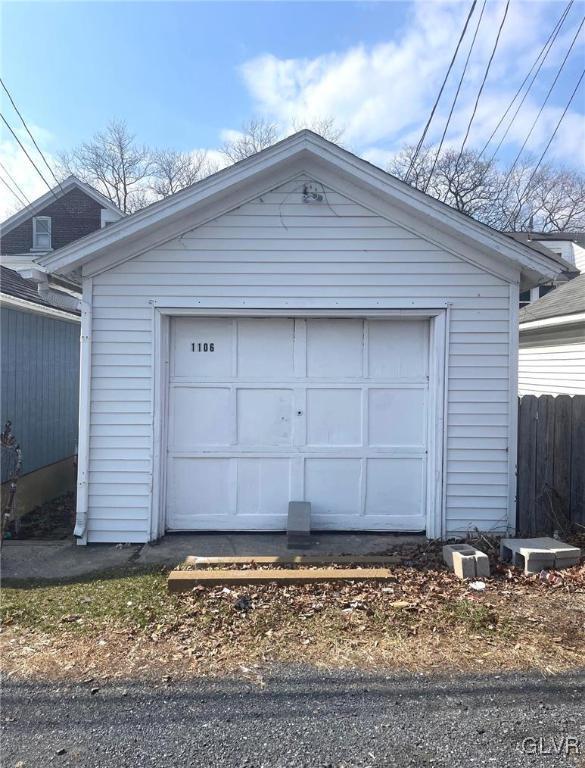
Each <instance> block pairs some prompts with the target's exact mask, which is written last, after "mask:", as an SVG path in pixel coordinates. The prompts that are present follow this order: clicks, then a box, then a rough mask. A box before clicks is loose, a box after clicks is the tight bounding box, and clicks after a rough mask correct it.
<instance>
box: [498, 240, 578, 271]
mask: <svg viewBox="0 0 585 768" xmlns="http://www.w3.org/2000/svg"><path fill="white" fill-rule="evenodd" d="M504 234H505V235H506V236H507V237H510V238H511V239H512V240H516V242H517V243H523V244H524V245H527V246H528V247H529V248H532V250H534V251H538V252H539V253H542V254H543V255H544V256H548V257H549V259H554V260H555V261H556V262H557V263H558V264H561V265H562V266H564V267H565V271H566V272H569V273H574V272H578V271H579V270H578V269H577V268H576V267H575V265H574V264H571V263H570V262H569V261H567V260H566V259H563V257H562V256H559V254H558V253H555V252H554V251H551V250H550V248H547V247H546V245H543V244H542V243H539V242H538V240H539V239H541V236H540V235H538V236H537V234H536V233H535V232H504ZM542 239H544V238H542ZM546 239H548V240H552V239H553V238H552V237H550V238H546ZM554 239H557V240H573V238H568V237H564V238H563V237H558V238H554ZM575 242H577V241H575Z"/></svg>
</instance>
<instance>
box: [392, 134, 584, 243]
mask: <svg viewBox="0 0 585 768" xmlns="http://www.w3.org/2000/svg"><path fill="white" fill-rule="evenodd" d="M388 170H389V171H390V173H393V174H394V175H395V176H398V178H402V179H406V178H407V177H408V183H409V184H411V185H412V186H413V187H416V188H417V189H421V190H423V191H425V192H427V193H428V194H429V195H431V196H432V197H435V198H437V199H438V200H441V201H443V202H444V203H447V204H448V205H450V206H451V207H453V208H455V209H457V210H458V211H461V213H465V214H467V215H468V216H472V217H473V218H475V219H477V220H478V221H482V222H484V223H485V224H489V225H490V226H492V227H494V228H497V229H501V230H510V231H526V230H530V229H532V230H538V231H542V232H554V231H559V230H564V229H570V228H571V229H577V230H580V229H585V176H584V175H583V174H580V173H577V172H576V171H567V170H565V169H554V168H552V167H551V166H542V167H540V168H539V169H538V171H537V172H536V173H534V161H532V160H530V158H528V159H527V160H525V161H524V162H523V163H519V164H517V165H516V166H514V167H513V168H510V169H508V168H506V167H505V166H498V165H496V164H495V163H494V162H493V161H491V162H490V161H487V160H483V159H482V158H480V157H479V156H478V154H477V152H474V151H473V150H465V151H464V152H463V153H462V154H461V155H460V154H459V152H456V151H454V150H452V149H445V150H443V151H442V152H441V153H440V155H439V156H438V157H437V156H436V150H435V149H434V147H423V148H422V149H421V150H420V151H419V152H418V153H416V152H415V148H414V147H405V148H404V149H403V150H402V151H400V152H399V153H398V154H397V155H396V156H395V157H394V158H393V160H392V162H391V163H390V166H389V168H388Z"/></svg>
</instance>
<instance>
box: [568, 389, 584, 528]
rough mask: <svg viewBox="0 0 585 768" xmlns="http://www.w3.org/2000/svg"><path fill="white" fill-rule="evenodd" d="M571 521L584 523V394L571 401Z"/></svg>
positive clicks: (578, 523)
mask: <svg viewBox="0 0 585 768" xmlns="http://www.w3.org/2000/svg"><path fill="white" fill-rule="evenodd" d="M572 406H573V407H572V414H571V415H572V437H571V512H570V517H571V522H572V523H574V524H577V525H585V395H575V397H573V402H572Z"/></svg>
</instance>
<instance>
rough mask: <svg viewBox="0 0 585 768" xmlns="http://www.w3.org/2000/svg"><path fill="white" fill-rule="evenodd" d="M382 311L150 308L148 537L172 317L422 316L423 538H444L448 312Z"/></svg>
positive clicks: (157, 490) (156, 521)
mask: <svg viewBox="0 0 585 768" xmlns="http://www.w3.org/2000/svg"><path fill="white" fill-rule="evenodd" d="M380 303H386V305H387V307H386V308H384V309H381V308H379V307H372V308H370V307H362V308H359V309H358V308H353V309H349V308H348V309H344V310H339V309H338V308H337V307H334V308H332V309H327V308H323V307H321V308H314V309H311V308H307V309H298V308H297V309H294V310H292V309H287V308H286V307H284V306H283V307H280V308H276V309H264V310H262V309H249V308H248V309H243V308H241V307H238V306H235V307H231V308H228V307H226V308H223V309H218V308H200V307H199V308H197V307H176V306H170V305H169V306H166V307H161V306H153V316H152V322H153V376H154V386H153V399H154V407H153V446H152V455H153V457H154V458H153V467H152V494H151V510H150V534H151V538H152V539H155V538H159V537H160V536H162V535H164V532H165V527H166V521H165V506H166V492H165V489H166V470H167V468H166V464H167V462H166V460H165V459H166V453H167V447H166V445H167V442H166V441H167V422H168V390H169V354H170V350H169V335H170V334H169V328H170V319H171V318H172V317H174V316H193V317H225V316H228V317H233V316H238V317H279V316H283V315H285V316H289V317H362V318H392V317H402V318H404V317H408V316H410V317H426V318H428V319H429V320H430V326H431V327H430V361H429V362H430V368H429V370H430V371H432V374H433V375H432V379H433V380H434V386H433V388H432V390H430V392H431V391H432V396H430V397H429V401H430V403H429V421H428V429H429V435H428V438H429V439H428V444H429V453H428V458H427V472H426V499H427V521H426V535H427V536H428V537H429V538H440V537H442V536H443V535H444V534H445V531H446V528H445V510H446V507H445V504H446V499H445V494H444V485H445V483H444V462H445V456H444V451H445V432H446V421H445V419H446V413H447V397H448V387H447V386H446V380H445V377H446V365H447V358H448V352H449V349H448V346H449V345H448V317H447V314H448V312H447V307H445V308H430V309H426V310H424V309H419V310H415V311H406V310H404V309H395V308H393V307H391V306H389V302H377V304H380Z"/></svg>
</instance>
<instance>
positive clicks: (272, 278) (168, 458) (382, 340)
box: [40, 131, 567, 543]
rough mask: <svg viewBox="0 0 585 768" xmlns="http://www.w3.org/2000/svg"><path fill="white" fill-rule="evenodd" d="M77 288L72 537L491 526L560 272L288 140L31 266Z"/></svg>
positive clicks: (348, 162)
mask: <svg viewBox="0 0 585 768" xmlns="http://www.w3.org/2000/svg"><path fill="white" fill-rule="evenodd" d="M40 261H41V263H42V265H43V266H44V267H45V268H46V269H48V270H50V271H53V272H58V273H60V274H64V275H69V276H70V278H75V277H76V276H78V275H81V279H82V284H83V313H82V381H81V390H80V392H81V397H80V401H81V402H80V446H79V487H78V508H77V526H76V534H77V535H78V537H79V541H80V543H85V542H119V541H124V542H146V541H150V540H153V539H156V538H158V537H160V536H161V535H163V534H164V533H165V532H166V531H222V530H223V531H266V530H272V531H275V530H276V531H278V530H285V528H286V514H287V507H288V503H289V502H290V501H303V500H304V501H309V502H310V503H311V509H312V521H311V522H312V526H313V528H314V529H316V530H370V531H425V532H426V534H427V535H428V536H432V537H442V536H451V535H454V534H457V533H461V532H465V531H467V530H469V529H470V528H479V529H480V530H489V531H498V532H503V531H510V530H511V529H513V526H514V521H515V456H516V396H517V381H516V376H517V374H516V371H517V357H518V338H517V337H518V327H517V313H518V292H519V289H520V288H522V289H524V288H528V287H530V286H531V285H534V284H537V283H538V282H541V281H542V280H543V279H547V280H548V279H554V278H557V277H558V276H559V275H560V274H561V273H562V272H563V271H564V269H565V268H566V267H567V265H566V264H565V263H564V262H563V261H562V259H560V258H558V257H556V256H554V255H552V254H551V255H547V254H546V253H544V252H542V251H537V250H533V249H532V248H530V247H529V246H527V245H525V244H522V243H518V242H516V241H514V240H512V239H510V238H508V237H506V236H505V235H503V234H501V233H499V232H496V231H494V230H491V229H490V228H488V227H486V226H484V225H481V224H478V223H477V222H474V221H473V220H472V219H470V218H468V217H465V216H462V215H460V214H458V213H457V212H456V211H453V210H452V209H450V208H448V207H447V206H445V205H443V204H441V203H439V202H437V201H436V200H433V199H432V198H430V197H428V196H426V195H424V194H422V193H421V192H418V191H417V190H414V189H412V188H411V187H409V186H408V185H405V184H404V183H402V182H400V181H399V180H398V179H395V178H393V177H392V176H390V175H388V174H387V173H385V172H384V171H382V170H380V169H378V168H376V167H374V166H372V165H370V164H368V163H366V162H364V161H363V160H361V159H359V158H358V157H356V156H354V155H352V154H350V153H348V152H346V151H345V150H343V149H341V148H339V147H337V146H335V145H333V144H330V143H329V142H327V141H325V140H324V139H322V138H321V137H319V136H316V135H315V134H312V133H311V132H309V131H302V132H300V133H298V134H295V135H294V136H291V137H290V138H288V139H286V140H284V141H283V142H280V143H279V144H277V145H275V146H274V147H271V148H270V149H267V150H265V151H263V152H261V153H259V154H258V155H255V156H253V157H250V158H248V159H247V160H245V161H243V162H241V163H237V164H236V165H234V166H232V167H230V168H227V169H225V170H223V171H220V172H219V173H217V174H214V175H213V176H211V177H209V178H208V179H205V180H203V181H201V182H199V183H197V184H195V185H193V186H192V187H189V188H187V189H185V190H183V191H182V192H179V193H178V194H176V195H173V196H171V197H169V198H167V199H165V200H163V201H161V202H159V203H156V204H154V205H151V206H149V207H147V208H145V209H143V210H141V211H138V212H137V213H135V214H133V215H132V216H129V217H126V218H125V219H123V220H122V221H121V222H119V223H115V224H113V225H111V226H109V227H107V228H106V229H103V230H100V231H99V232H97V233H95V234H93V235H91V236H89V237H87V238H84V239H83V240H81V241H78V242H76V243H73V244H72V245H70V246H68V247H67V248H63V249H61V250H59V251H55V252H53V253H51V254H49V255H47V256H45V257H43V258H42V259H40Z"/></svg>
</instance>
